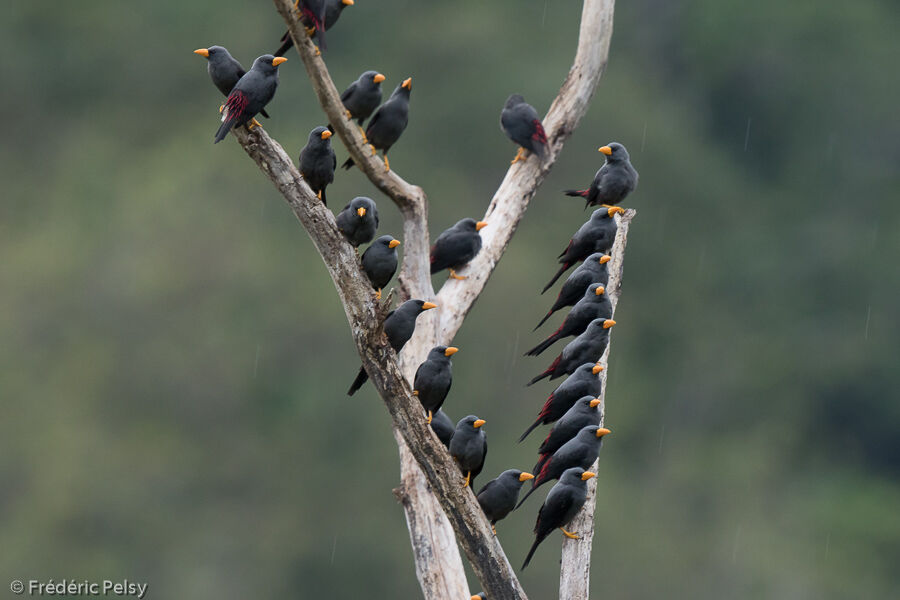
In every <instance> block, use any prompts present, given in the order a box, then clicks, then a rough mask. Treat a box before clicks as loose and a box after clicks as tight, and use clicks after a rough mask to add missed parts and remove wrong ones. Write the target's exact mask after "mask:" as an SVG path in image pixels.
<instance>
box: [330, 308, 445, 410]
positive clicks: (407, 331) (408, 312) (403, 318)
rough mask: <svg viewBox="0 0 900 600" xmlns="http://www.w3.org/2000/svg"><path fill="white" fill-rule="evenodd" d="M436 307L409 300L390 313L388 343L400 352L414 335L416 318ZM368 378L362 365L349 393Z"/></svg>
mask: <svg viewBox="0 0 900 600" xmlns="http://www.w3.org/2000/svg"><path fill="white" fill-rule="evenodd" d="M436 307H437V305H436V304H434V303H432V302H425V301H424V300H407V301H406V302H404V303H403V304H401V305H400V306H398V307H397V308H395V309H394V310H392V311H391V312H389V313H388V315H387V317H385V318H384V334H385V335H386V336H387V339H388V343H389V344H390V345H391V348H393V349H394V352H396V353H398V354H399V353H400V350H401V349H402V348H403V346H405V345H406V342H408V341H409V338H411V337H412V335H413V333H414V332H415V330H416V319H417V318H418V317H419V315H420V314H422V312H424V311H426V310H429V309H431V308H436ZM368 379H369V374H368V373H366V369H365V368H364V367H360V368H359V373H358V374H357V375H356V379H354V380H353V384H352V385H351V386H350V389H349V390H347V395H348V396H352V395H353V394H355V393H356V391H357V390H358V389H359V388H361V387H362V385H363V384H364V383H365V382H366V381H367V380H368Z"/></svg>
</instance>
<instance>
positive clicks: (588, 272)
mask: <svg viewBox="0 0 900 600" xmlns="http://www.w3.org/2000/svg"><path fill="white" fill-rule="evenodd" d="M609 261H610V256H609V255H608V254H603V253H602V252H594V253H593V254H591V255H590V256H588V257H587V258H586V259H584V262H583V263H581V264H580V265H578V266H577V267H576V268H575V270H574V271H572V272H571V273H570V274H569V276H568V277H567V278H566V280H565V282H563V284H562V287H561V288H560V289H559V295H557V296H556V301H555V302H554V303H553V306H551V307H550V310H549V311H547V314H546V315H544V318H543V319H541V322H540V323H538V324H537V326H535V328H534V330H535V331H536V330H537V328H538V327H540V326H541V325H543V324H544V322H545V321H546V320H547V319H549V318H550V315H552V314H553V313H555V312H556V311H558V310H559V309H561V308H565V307H566V306H574V305H575V303H576V302H578V301H579V300H581V298H582V297H583V296H584V290H586V289H587V288H588V286H589V285H591V284H592V283H599V284H602V285H603V287H606V284H607V283H609V270H608V269H607V267H606V264H607V263H608V262H609ZM544 291H546V289H545V290H544ZM542 293H543V292H542Z"/></svg>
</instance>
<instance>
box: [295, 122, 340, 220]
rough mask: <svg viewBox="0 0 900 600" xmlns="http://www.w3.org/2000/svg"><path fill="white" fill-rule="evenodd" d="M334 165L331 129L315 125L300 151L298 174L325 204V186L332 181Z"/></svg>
mask: <svg viewBox="0 0 900 600" xmlns="http://www.w3.org/2000/svg"><path fill="white" fill-rule="evenodd" d="M335 167H337V157H336V156H335V155H334V148H332V147H331V131H329V130H328V128H327V127H321V126H320V127H316V128H315V129H313V130H312V131H310V132H309V140H307V142H306V145H305V146H304V147H303V150H301V151H300V174H301V175H303V179H305V180H306V183H307V184H309V187H310V188H312V191H314V192H315V193H316V195H317V196H318V197H319V200H321V201H322V204H324V205H326V206H328V201H327V200H326V198H325V188H326V187H328V184H330V183H331V182H332V181H334V169H335Z"/></svg>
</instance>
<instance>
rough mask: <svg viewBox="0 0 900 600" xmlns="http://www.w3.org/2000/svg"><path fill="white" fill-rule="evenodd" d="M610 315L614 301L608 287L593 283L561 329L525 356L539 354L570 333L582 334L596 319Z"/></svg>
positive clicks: (607, 317)
mask: <svg viewBox="0 0 900 600" xmlns="http://www.w3.org/2000/svg"><path fill="white" fill-rule="evenodd" d="M610 317H612V302H610V301H609V294H607V293H606V288H605V287H604V286H603V285H602V284H599V283H592V284H591V285H589V286H588V289H586V290H585V291H584V296H582V297H581V300H579V301H578V302H577V303H576V304H575V306H574V307H572V310H571V311H570V312H569V314H568V315H566V318H565V320H564V321H563V322H562V325H560V326H559V329H557V330H556V331H555V332H553V333H552V334H550V336H549V337H547V339H545V340H544V341H543V342H541V343H540V344H538V345H537V346H535V347H534V348H532V349H531V350H529V351H528V352H526V353H525V356H537V355H538V354H540V353H541V352H543V351H544V350H546V349H547V348H549V347H550V346H552V345H553V344H554V343H555V342H556V341H557V340H561V339H562V338H564V337H568V336H570V335H581V334H582V333H584V330H585V329H587V326H588V324H590V322H591V321H593V320H594V319H609V318H610Z"/></svg>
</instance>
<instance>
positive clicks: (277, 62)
mask: <svg viewBox="0 0 900 600" xmlns="http://www.w3.org/2000/svg"><path fill="white" fill-rule="evenodd" d="M286 62H287V59H286V58H285V57H283V56H276V57H275V58H273V59H272V66H273V67H277V66H278V65H280V64H281V63H286Z"/></svg>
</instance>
